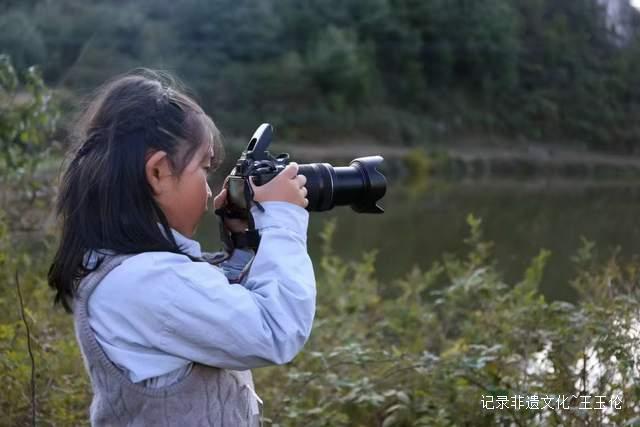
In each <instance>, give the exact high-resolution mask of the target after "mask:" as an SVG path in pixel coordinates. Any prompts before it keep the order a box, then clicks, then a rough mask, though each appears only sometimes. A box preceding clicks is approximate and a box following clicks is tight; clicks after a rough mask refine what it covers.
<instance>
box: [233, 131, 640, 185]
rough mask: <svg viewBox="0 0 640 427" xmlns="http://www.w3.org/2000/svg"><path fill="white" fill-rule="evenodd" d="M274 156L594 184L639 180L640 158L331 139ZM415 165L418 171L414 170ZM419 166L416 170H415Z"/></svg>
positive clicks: (282, 148) (476, 144)
mask: <svg viewBox="0 0 640 427" xmlns="http://www.w3.org/2000/svg"><path fill="white" fill-rule="evenodd" d="M226 142H227V147H228V157H231V158H230V159H229V158H228V159H227V160H228V161H230V162H232V161H234V160H235V158H237V155H238V154H239V153H240V152H241V151H242V149H244V148H245V147H246V141H242V140H240V139H232V140H228V141H226ZM270 151H271V153H272V154H274V155H276V154H278V153H281V152H286V153H289V154H290V155H291V158H292V159H293V160H295V161H297V162H298V163H313V162H329V163H332V162H336V163H335V164H334V165H335V166H338V165H341V164H348V163H347V162H349V161H350V160H352V159H354V158H357V157H362V156H370V155H381V156H383V157H384V158H385V166H384V167H385V168H386V169H389V171H390V172H392V173H398V174H400V175H405V171H404V170H405V169H406V168H407V167H408V168H409V169H411V168H412V167H418V168H426V169H427V170H425V171H422V172H426V173H428V174H434V175H441V176H447V177H454V178H465V177H474V178H479V177H485V178H490V177H514V176H515V177H534V176H556V177H578V178H590V179H600V178H602V179H628V178H640V156H628V155H620V154H612V153H605V152H597V151H591V150H587V149H581V148H579V147H578V146H576V147H575V148H566V145H561V144H544V143H539V142H516V143H511V144H507V143H504V142H495V141H483V140H476V141H472V140H470V139H469V140H465V141H462V142H460V143H456V144H450V143H433V144H428V145H427V144H425V145H424V146H416V147H401V146H395V145H391V144H384V143H380V142H372V141H364V140H362V141H357V140H356V141H353V140H351V141H349V140H344V141H343V140H332V141H328V142H326V143H323V144H311V143H304V144H294V143H291V142H288V141H282V142H281V141H277V142H274V144H273V145H272V146H271V147H270ZM412 164H413V166H412ZM416 164H417V166H416Z"/></svg>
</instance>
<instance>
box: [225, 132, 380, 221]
mask: <svg viewBox="0 0 640 427" xmlns="http://www.w3.org/2000/svg"><path fill="white" fill-rule="evenodd" d="M272 138H273V127H272V126H271V125H270V124H268V123H263V124H261V125H260V126H259V127H258V129H257V130H256V131H255V133H254V134H253V137H252V138H251V140H250V141H249V144H248V145H247V148H246V149H245V150H244V152H243V153H242V155H241V156H240V158H239V159H238V161H237V162H236V166H235V167H234V168H233V170H232V171H231V174H230V175H229V177H228V180H227V188H228V204H227V207H226V209H225V215H226V216H227V217H230V218H247V217H248V215H249V209H250V208H251V206H252V202H253V189H252V188H251V186H250V185H249V180H250V179H252V180H253V182H254V184H255V185H257V186H260V185H264V184H266V183H267V182H269V181H271V180H272V179H273V178H274V177H276V176H277V175H278V174H279V173H280V172H281V171H282V170H283V169H284V168H285V167H286V166H287V165H288V164H289V162H290V158H289V154H287V153H282V154H279V155H278V156H275V157H274V156H272V155H271V154H270V153H269V151H268V150H267V148H268V147H269V145H270V144H271V141H272ZM383 160H384V159H383V158H382V157H381V156H369V157H361V158H357V159H355V160H353V161H352V162H351V164H350V165H349V166H346V167H333V166H331V165H330V164H329V163H310V164H301V165H299V166H298V174H300V175H304V176H306V177H307V183H306V188H307V199H308V200H309V205H308V206H307V208H306V209H307V210H308V211H314V212H319V211H326V210H330V209H333V207H334V206H340V205H350V206H351V207H352V209H353V210H355V211H356V212H359V213H383V212H384V210H383V209H382V208H381V207H380V206H379V205H378V204H377V201H378V200H379V199H381V198H382V197H383V196H384V194H385V193H386V188H387V181H386V178H385V177H384V175H382V174H381V173H380V172H379V171H378V170H377V169H376V167H377V166H378V165H379V164H380V163H382V161H383Z"/></svg>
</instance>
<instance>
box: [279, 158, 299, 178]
mask: <svg viewBox="0 0 640 427" xmlns="http://www.w3.org/2000/svg"><path fill="white" fill-rule="evenodd" d="M280 175H283V176H284V177H286V178H289V179H293V178H295V177H296V175H298V164H297V163H295V162H291V163H289V164H288V165H287V167H286V168H284V170H283V171H282V172H280Z"/></svg>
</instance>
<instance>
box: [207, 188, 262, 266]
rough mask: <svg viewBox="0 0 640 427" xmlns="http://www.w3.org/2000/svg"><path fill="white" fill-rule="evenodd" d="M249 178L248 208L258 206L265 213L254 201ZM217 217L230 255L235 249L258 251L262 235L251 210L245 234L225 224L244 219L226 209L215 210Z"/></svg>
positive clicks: (224, 244) (245, 190)
mask: <svg viewBox="0 0 640 427" xmlns="http://www.w3.org/2000/svg"><path fill="white" fill-rule="evenodd" d="M249 179H250V178H249V177H248V176H247V177H246V178H245V185H244V197H245V202H246V206H252V204H254V205H256V206H257V207H258V209H260V211H261V212H264V207H263V206H262V205H261V204H260V203H259V202H258V201H256V200H254V193H253V188H252V187H251V185H250V184H249ZM215 213H216V215H218V223H219V228H220V239H221V240H222V244H223V246H224V250H225V251H226V252H228V253H231V252H233V250H234V249H253V250H254V251H257V250H258V246H260V233H259V232H258V230H256V225H255V222H254V220H253V215H251V211H250V208H249V209H247V212H246V215H247V216H246V219H247V222H248V229H247V230H246V231H243V232H233V231H231V230H229V229H228V228H227V226H226V225H225V223H224V220H225V218H239V219H245V218H243V217H239V216H235V215H233V214H232V213H230V212H229V211H227V210H226V209H224V208H218V209H216V210H215Z"/></svg>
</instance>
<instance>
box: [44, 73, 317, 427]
mask: <svg viewBox="0 0 640 427" xmlns="http://www.w3.org/2000/svg"><path fill="white" fill-rule="evenodd" d="M78 135H79V136H80V144H79V146H78V147H77V148H76V149H75V150H74V152H73V157H72V160H71V162H70V163H69V166H68V168H67V170H66V171H65V173H64V176H63V180H62V184H61V188H60V194H59V200H58V213H59V215H60V217H61V220H62V237H61V241H60V245H59V247H58V250H57V253H56V255H55V258H54V260H53V263H52V265H51V268H50V271H49V283H50V285H51V286H52V287H54V288H55V289H56V291H57V294H56V302H57V303H61V304H62V305H63V306H64V307H65V309H66V310H67V311H69V312H73V315H74V323H75V330H76V336H77V339H78V343H79V345H80V349H81V352H82V356H83V360H84V363H85V367H86V369H87V371H88V373H89V376H90V378H91V384H92V388H93V401H92V404H91V408H90V417H91V423H92V425H96V426H98V425H99V426H102V425H105V426H107V425H108V426H125V425H126V426H152V425H153V426H155V425H162V426H174V425H181V426H192V425H193V426H223V425H224V426H245V425H255V424H256V423H257V422H258V419H259V403H261V402H260V399H259V397H258V396H257V395H256V393H255V391H254V390H253V382H252V379H251V374H250V371H249V369H250V368H255V367H259V366H265V365H270V364H283V363H287V362H289V361H290V360H291V359H292V358H293V357H294V356H295V355H296V353H298V352H299V351H300V349H301V348H302V346H303V344H304V343H305V341H306V340H307V338H308V337H309V333H310V331H311V326H312V322H313V316H314V311H315V295H316V290H315V279H314V273H313V267H312V264H311V260H310V259H309V256H308V254H307V250H306V233H307V224H308V212H307V211H306V210H305V209H304V207H306V205H307V203H308V201H307V199H306V194H307V192H306V188H305V186H304V185H305V177H304V176H302V175H297V165H295V164H292V165H289V166H288V167H287V168H286V169H285V170H284V171H282V172H281V173H280V174H279V175H278V176H277V177H276V178H274V179H273V180H272V181H270V182H269V183H267V184H265V185H263V186H260V187H256V186H254V192H255V196H254V199H255V201H257V202H260V204H261V205H262V206H263V207H264V212H263V211H261V210H258V209H256V208H255V207H253V208H251V214H252V215H253V219H254V222H255V226H256V228H257V229H258V230H259V232H260V235H261V240H260V246H259V249H258V250H257V253H255V256H254V257H253V260H252V262H251V264H250V268H249V269H248V271H249V273H248V274H247V275H245V276H244V278H243V279H242V280H241V283H239V284H231V283H230V281H229V278H228V277H227V276H231V275H233V276H234V278H235V277H236V276H237V274H235V273H237V271H241V270H243V269H244V266H243V265H242V264H243V263H246V262H247V261H248V260H249V259H250V258H252V255H253V254H252V253H249V252H247V251H240V250H236V251H235V252H234V253H233V254H232V256H231V258H230V259H229V260H227V262H226V265H221V266H215V265H212V264H210V263H208V262H205V258H207V257H206V254H203V253H202V251H201V249H200V245H199V243H198V242H196V241H194V240H192V236H193V234H194V232H195V230H196V227H197V225H198V222H199V220H200V219H201V217H202V215H203V213H204V212H205V211H206V210H207V206H208V204H209V199H210V198H211V196H212V194H211V190H210V188H209V185H208V184H207V174H208V172H209V171H210V170H211V169H213V168H214V167H215V166H217V165H219V164H220V161H221V156H222V148H221V142H220V134H219V132H218V130H217V129H216V127H215V125H214V124H213V122H212V121H211V119H210V118H209V117H208V116H207V115H206V114H205V113H204V112H203V111H202V109H201V108H200V107H199V106H198V105H197V104H196V103H195V102H194V101H193V100H192V99H191V98H189V97H188V96H186V95H185V94H183V93H181V92H180V91H179V90H177V89H175V88H172V87H171V85H169V84H168V83H167V81H166V79H165V78H164V77H161V76H159V75H157V74H154V73H152V72H150V71H148V70H144V71H143V72H142V73H135V74H130V75H127V76H124V77H120V78H117V79H115V80H114V81H112V82H110V83H108V84H106V85H105V86H104V87H103V88H102V89H101V91H100V92H99V94H98V95H97V97H96V98H95V100H94V101H93V102H92V103H91V104H90V105H89V106H88V108H87V109H86V111H85V113H84V115H83V116H82V119H81V120H80V124H79V132H78ZM225 203H226V191H225V190H223V191H221V192H220V193H219V194H218V195H217V196H216V197H215V199H214V208H219V207H222V206H224V204H225ZM228 226H229V227H230V228H232V229H233V230H234V231H239V230H242V229H244V228H245V227H246V224H242V223H240V224H238V223H237V220H236V222H235V223H229V224H228ZM244 270H247V269H244ZM225 273H226V274H227V276H225ZM234 281H235V280H234Z"/></svg>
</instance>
